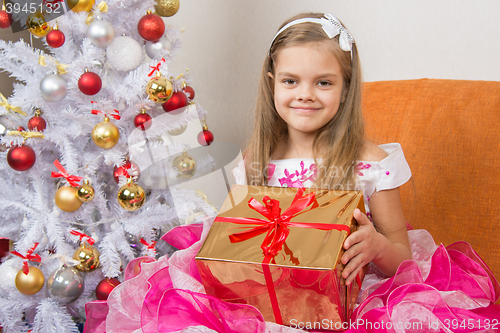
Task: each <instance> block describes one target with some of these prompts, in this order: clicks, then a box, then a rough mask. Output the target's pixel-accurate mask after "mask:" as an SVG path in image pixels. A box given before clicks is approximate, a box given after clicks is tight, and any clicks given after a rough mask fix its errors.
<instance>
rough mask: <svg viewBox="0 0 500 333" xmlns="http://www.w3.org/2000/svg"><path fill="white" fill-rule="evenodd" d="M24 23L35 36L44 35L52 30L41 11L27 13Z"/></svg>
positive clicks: (40, 36)
mask: <svg viewBox="0 0 500 333" xmlns="http://www.w3.org/2000/svg"><path fill="white" fill-rule="evenodd" d="M26 25H27V26H28V30H29V31H30V32H31V33H32V34H33V36H35V37H39V38H42V37H45V36H47V34H48V33H49V32H50V30H52V28H51V27H50V26H49V24H48V23H47V21H46V20H45V15H43V13H42V12H40V11H36V12H34V13H31V14H29V15H28V18H27V19H26Z"/></svg>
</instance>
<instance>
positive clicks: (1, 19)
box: [0, 10, 12, 29]
mask: <svg viewBox="0 0 500 333" xmlns="http://www.w3.org/2000/svg"><path fill="white" fill-rule="evenodd" d="M11 24H12V15H10V13H7V11H6V10H0V28H2V29H7V28H9V27H10V26H11Z"/></svg>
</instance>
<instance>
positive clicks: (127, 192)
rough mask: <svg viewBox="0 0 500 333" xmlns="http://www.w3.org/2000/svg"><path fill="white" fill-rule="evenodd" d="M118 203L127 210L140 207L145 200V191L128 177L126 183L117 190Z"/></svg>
mask: <svg viewBox="0 0 500 333" xmlns="http://www.w3.org/2000/svg"><path fill="white" fill-rule="evenodd" d="M117 199H118V203H119V204H120V206H121V207H122V208H125V209H126V210H128V211H134V210H137V209H139V208H141V207H142V205H143V204H144V201H146V192H144V190H143V189H142V187H140V186H139V185H137V184H136V183H134V182H133V180H132V179H131V178H129V180H128V183H127V184H125V185H123V186H122V187H121V188H120V190H119V191H118V196H117Z"/></svg>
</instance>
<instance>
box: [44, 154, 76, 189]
mask: <svg viewBox="0 0 500 333" xmlns="http://www.w3.org/2000/svg"><path fill="white" fill-rule="evenodd" d="M54 165H55V166H56V168H57V170H59V171H60V173H59V172H54V171H52V173H51V175H50V177H52V178H60V177H64V178H66V180H67V181H68V183H69V184H70V185H71V186H79V184H78V182H79V181H80V180H82V177H78V176H73V175H70V174H69V173H68V172H67V171H66V169H64V167H63V166H62V165H61V163H59V161H58V160H55V161H54Z"/></svg>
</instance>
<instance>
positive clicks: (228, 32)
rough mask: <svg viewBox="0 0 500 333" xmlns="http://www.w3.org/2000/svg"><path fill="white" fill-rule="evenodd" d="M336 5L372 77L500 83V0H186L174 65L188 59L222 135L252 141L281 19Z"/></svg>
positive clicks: (201, 99) (178, 19) (178, 18)
mask: <svg viewBox="0 0 500 333" xmlns="http://www.w3.org/2000/svg"><path fill="white" fill-rule="evenodd" d="M303 11H319V12H330V13H332V14H334V15H335V16H337V17H339V18H340V19H341V20H342V21H343V22H344V24H345V25H346V26H347V27H348V28H349V30H350V31H351V33H352V34H353V35H354V38H355V39H356V42H357V44H358V49H359V51H360V54H361V61H362V65H363V71H364V79H365V81H378V80H401V79H415V78H444V79H467V80H494V81H500V65H499V63H498V61H499V56H500V42H499V32H500V20H499V19H498V18H499V16H498V15H499V14H498V13H500V1H497V0H476V1H471V0H405V1H397V0H338V1H337V0H311V1H305V0H253V1H242V0H239V1H236V0H233V1H229V0H181V6H180V10H179V12H178V13H177V14H176V15H175V16H173V17H171V18H168V19H167V20H166V21H167V22H171V23H172V24H174V25H176V26H180V27H185V28H186V30H185V32H184V33H183V35H181V36H182V40H183V42H184V46H183V49H182V50H181V51H180V54H179V55H178V56H177V57H176V58H175V60H174V63H173V65H172V68H173V69H174V70H178V71H182V70H185V67H189V69H190V70H189V72H190V75H191V77H192V78H193V79H194V83H193V86H194V87H195V89H196V94H197V95H196V100H197V102H198V103H201V104H202V105H203V106H204V107H205V108H206V109H207V110H208V111H209V115H208V117H207V121H208V125H209V127H210V129H211V130H212V131H213V132H214V134H215V138H216V140H223V141H231V142H235V143H237V144H238V145H240V146H243V145H244V142H245V137H246V136H247V135H248V133H249V125H250V123H251V122H252V109H253V105H254V101H255V94H256V91H257V84H258V77H259V74H260V70H261V65H262V61H263V60H264V55H265V53H266V52H267V48H268V47H269V44H270V42H271V39H272V37H273V36H274V34H275V32H276V31H277V29H278V27H279V25H280V24H281V23H282V22H283V21H284V20H285V19H286V18H288V17H290V16H292V15H295V14H297V13H299V12H303Z"/></svg>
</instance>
